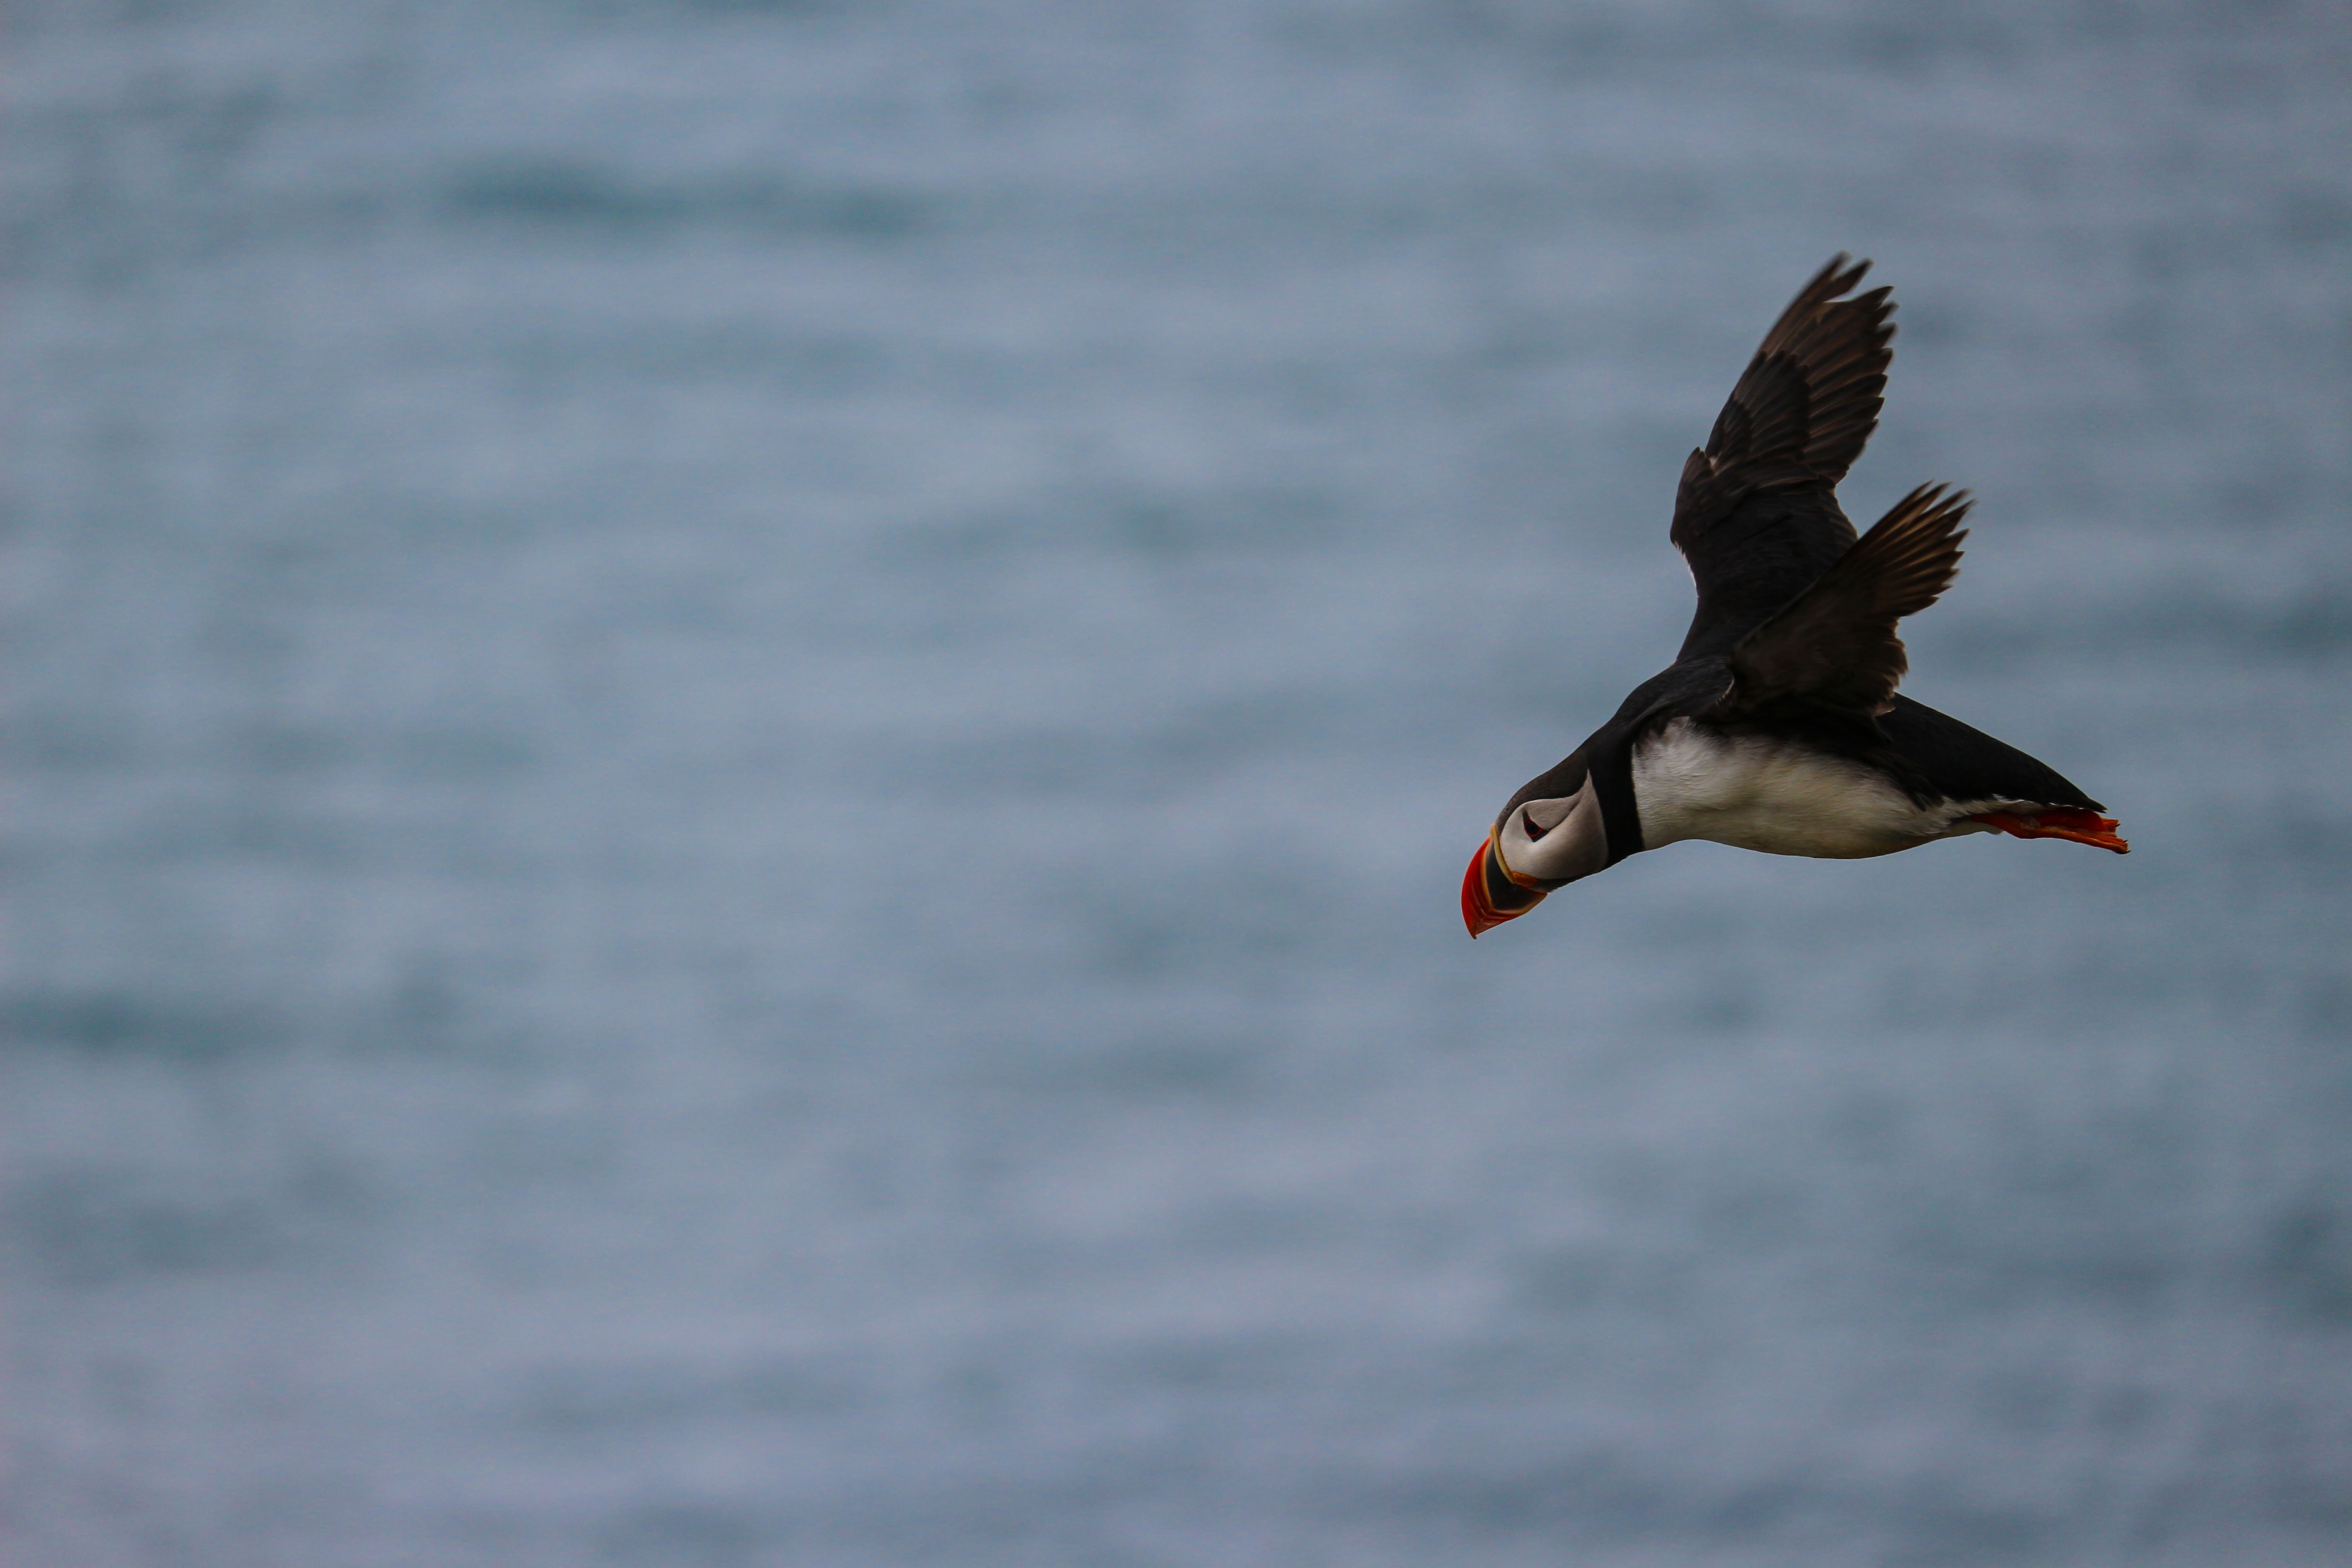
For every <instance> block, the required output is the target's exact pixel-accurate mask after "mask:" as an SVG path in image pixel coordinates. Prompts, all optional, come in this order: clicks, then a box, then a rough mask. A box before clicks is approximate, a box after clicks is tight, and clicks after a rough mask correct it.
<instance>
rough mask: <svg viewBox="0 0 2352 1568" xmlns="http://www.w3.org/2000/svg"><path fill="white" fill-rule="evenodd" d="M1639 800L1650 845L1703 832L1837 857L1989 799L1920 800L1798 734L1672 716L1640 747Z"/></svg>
mask: <svg viewBox="0 0 2352 1568" xmlns="http://www.w3.org/2000/svg"><path fill="white" fill-rule="evenodd" d="M1633 801H1634V804H1635V805H1636V806H1637V807H1638V808H1639V809H1640V811H1641V816H1642V842H1643V846H1644V847H1647V848H1652V849H1655V848H1657V847H1659V846H1661V845H1665V844H1672V843H1675V842H1676V841H1677V840H1679V839H1684V838H1706V839H1711V840H1713V841H1714V842H1715V843H1717V844H1730V845H1734V846H1737V847H1739V848H1742V849H1760V850H1762V851H1763V852H1764V853H1766V854H1768V855H1810V856H1813V857H1815V858H1821V859H1832V860H1853V859H1860V858H1864V857H1865V856H1871V855H1892V854H1893V853H1895V851H1896V850H1898V849H1908V848H1910V847H1913V846H1914V845H1918V844H1924V843H1926V842H1927V840H1929V839H1931V838H1937V837H1943V836H1944V835H1945V834H1946V833H1947V832H1948V831H1950V830H1951V829H1952V827H1953V825H1954V824H1955V823H1956V822H1958V820H1959V819H1960V818H1961V817H1964V816H1968V815H1969V813H1971V812H1973V811H1981V810H1985V809H1988V808H1989V807H1990V805H1991V804H1992V803H1990V802H1982V803H1979V802H1968V803H1965V804H1963V803H1960V802H1954V801H1939V802H1937V803H1936V804H1935V805H1931V806H1926V807H1922V806H1920V805H1916V804H1914V803H1913V801H1912V800H1911V797H1910V796H1908V795H1905V794H1904V793H1903V792H1902V791H1901V790H1899V789H1896V788H1895V786H1894V784H1891V783H1889V782H1888V781H1887V779H1886V778H1885V775H1883V774H1881V773H1875V772H1874V771H1872V770H1871V769H1869V768H1865V767H1863V766H1862V765H1860V764H1859V763H1851V762H1847V761H1846V760H1844V759H1843V758H1841V757H1833V756H1830V755H1827V754H1825V753H1823V752H1817V751H1814V750H1812V749H1811V747H1808V746H1804V745H1801V744H1800V743H1798V742H1793V741H1775V740H1771V739H1769V738H1766V737H1763V736H1756V735H1739V736H1726V735H1718V734H1716V733H1713V732H1712V731H1706V730H1702V729H1700V728H1698V727H1697V726H1696V725H1694V724H1693V723H1692V722H1691V721H1689V720H1688V719H1675V720H1670V721H1668V722H1667V723H1666V724H1665V725H1664V727H1663V728H1661V729H1660V730H1659V731H1657V732H1655V733H1654V734H1653V735H1651V736H1649V737H1647V738H1646V739H1644V740H1643V742H1641V743H1640V744H1639V745H1637V746H1636V747H1635V748H1634V751H1633ZM1975 826H1976V825H1975V824H1969V825H1967V826H1965V827H1963V828H1962V829H1961V831H1971V830H1973V829H1974V828H1975Z"/></svg>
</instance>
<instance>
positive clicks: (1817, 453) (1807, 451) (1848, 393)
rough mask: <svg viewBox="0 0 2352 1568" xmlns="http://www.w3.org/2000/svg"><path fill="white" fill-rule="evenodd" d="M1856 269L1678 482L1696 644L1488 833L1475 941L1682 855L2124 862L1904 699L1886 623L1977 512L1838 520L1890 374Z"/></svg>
mask: <svg viewBox="0 0 2352 1568" xmlns="http://www.w3.org/2000/svg"><path fill="white" fill-rule="evenodd" d="M1869 268H1870V263H1869V262H1867V261H1859V262H1854V263H1853V264H1852V265H1851V266H1849V265H1848V263H1847V258H1846V257H1845V256H1843V254H1841V255H1839V256H1838V257H1836V258H1833V259H1832V261H1831V262H1830V264H1829V265H1828V266H1827V267H1824V268H1822V270H1821V271H1820V273H1819V274H1817V275H1816V276H1815V277H1814V279H1813V280H1812V281H1811V282H1810V283H1808V284H1806V285H1805V287H1804V289H1802V290H1801V292H1800V293H1799V294H1798V295H1797V298H1796V299H1795V300H1793V301H1792V302H1791V303H1790V306H1789V308H1788V310H1786V311H1784V312H1782V314H1781V316H1780V321H1777V322H1775V323H1774V324H1773V327H1772V330H1771V331H1769V332H1768V333H1766V334H1765V336H1764V343H1763V346H1762V347H1760V348H1759V349H1758V350H1757V351H1756V357H1755V358H1754V359H1752V360H1750V361H1749V362H1748V369H1747V371H1746V372H1745V374H1742V375H1741V376H1740V378H1739V383H1738V385H1736V386H1734V387H1733V388H1732V389H1731V400H1730V401H1729V402H1727V403H1726V404H1725V405H1723V413H1722V414H1721V416H1718V417H1717V420H1716V422H1715V429H1714V430H1713V432H1712V433H1710V434H1709V435H1708V437H1707V438H1706V447H1704V448H1702V449H1700V450H1698V451H1695V452H1693V453H1692V454H1691V455H1690V458H1689V460H1688V461H1687V462H1685V464H1684V465H1683V477H1682V484H1681V487H1680V488H1679V489H1677V490H1676V491H1675V521H1674V526H1673V529H1672V530H1671V531H1670V534H1669V537H1670V538H1672V540H1673V541H1674V544H1675V549H1677V550H1679V551H1681V552H1682V557H1683V562H1684V564H1685V565H1686V566H1688V567H1689V568H1690V574H1691V578H1692V580H1693V581H1694V582H1695V583H1696V584H1697V586H1698V612H1697V614H1696V615H1695V616H1692V617H1691V625H1690V633H1689V635H1688V636H1686V637H1684V638H1683V646H1682V651H1681V653H1680V654H1678V655H1676V656H1675V662H1674V664H1673V665H1672V666H1671V667H1669V668H1667V669H1666V670H1664V672H1663V673H1661V674H1659V675H1657V676H1654V677H1653V678H1652V679H1649V680H1646V681H1644V682H1643V683H1642V684H1641V685H1640V686H1638V687H1636V688H1635V689H1634V690H1633V695H1632V696H1631V697H1628V698H1627V699H1625V702H1624V705H1623V706H1622V707H1621V708H1619V709H1618V710H1617V714H1616V717H1614V718H1612V719H1611V720H1610V721H1609V722H1607V723H1606V724H1603V725H1602V726H1601V728H1600V729H1599V730H1597V731H1594V732H1593V734H1592V736H1591V739H1590V740H1588V741H1586V742H1584V744H1582V745H1581V746H1579V747H1578V748H1577V749H1576V750H1575V751H1574V752H1571V753H1570V755H1569V757H1568V759H1567V760H1566V761H1565V762H1563V763H1560V764H1559V766H1558V767H1556V768H1553V769H1552V770H1550V771H1549V773H1543V774H1541V775H1539V776H1538V777H1537V778H1535V779H1532V780H1530V781H1529V782H1528V784H1526V785H1524V786H1523V787H1522V788H1521V789H1520V790H1519V792H1518V793H1517V795H1513V796H1511V798H1510V801H1509V803H1508V804H1507V805H1505V806H1504V807H1503V810H1502V814H1501V815H1500V816H1497V817H1496V818H1495V825H1494V826H1493V827H1491V828H1489V829H1488V830H1487V833H1486V843H1485V844H1483V845H1481V846H1480V847H1479V848H1478V852H1477V854H1475V855H1474V856H1472V857H1471V858H1470V868H1469V870H1468V871H1467V872H1466V873H1465V875H1464V876H1463V879H1462V919H1463V921H1464V923H1465V924H1466V925H1467V926H1469V928H1470V934H1471V935H1472V936H1474V937H1475V936H1476V935H1477V934H1478V933H1479V932H1481V931H1488V930H1491V929H1493V928H1494V927H1496V926H1497V925H1500V924H1501V923H1502V922H1503V921H1508V920H1516V919H1517V918H1518V917H1519V916H1521V915H1523V914H1525V913H1527V912H1528V910H1531V909H1533V908H1535V907H1536V905H1538V903H1540V902H1542V901H1543V898H1544V895H1545V894H1547V893H1549V892H1550V891H1552V889H1556V888H1562V887H1565V886H1567V885H1568V884H1569V883H1570V882H1573V881H1575V880H1577V879H1580V878H1583V877H1589V876H1591V875H1592V874H1593V873H1594V872H1595V871H1605V870H1607V869H1608V868H1610V867H1612V866H1614V865H1615V864H1617V862H1619V861H1620V860H1622V859H1624V858H1626V857H1627V856H1628V855H1634V854H1638V853H1640V852H1641V851H1643V850H1644V849H1656V848H1660V847H1664V846H1665V845H1668V844H1673V843H1675V842H1676V841H1677V840H1680V839H1685V838H1708V839H1713V840H1714V841H1715V842H1716V843H1717V844H1730V845H1735V846H1737V847H1739V848H1742V849H1760V850H1762V851H1764V852H1765V853H1766V854H1768V855H1809V856H1813V857H1816V858H1823V859H1839V860H1843V859H1860V858H1864V857H1867V856H1872V855H1892V854H1894V853H1895V851H1896V850H1898V849H1909V848H1911V847H1914V846H1916V845H1920V844H1925V843H1927V841H1928V840H1930V839H1934V838H1956V837H1959V836H1960V835H1961V834H1964V833H1985V832H2000V833H2007V834H2011V835H2013V836H2014V837H2019V838H2068V839H2072V840H2074V842H2075V843H2077V844H2095V845H2097V846H2098V847H2100V848H2102V849H2112V850H2114V851H2115V852H2116V854H2118V855H2122V854H2128V853H2129V852H2130V849H2131V846H2130V845H2128V844H2126V842H2124V840H2123V839H2121V838H2118V837H2116V827H2117V826H2119V825H2118V824H2117V823H2116V821H2115V820H2114V819H2113V818H2111V817H2107V816H2102V815H2100V814H2101V813H2102V812H2103V811H2104V810H2105V807H2104V806H2102V805H2100V804H2099V803H2098V802H2097V801H2095V800H2093V799H2092V798H2091V797H2090V796H2089V795H2084V793H2083V792H2082V791H2081V790H2079V789H2077V788H2075V787H2074V785H2073V784H2069V783H2068V782H2067V781H2066V780H2064V779H2063V778H2061V777H2060V776H2059V775H2058V773H2057V772H2056V771H2055V770H2054V769H2053V768H2051V767H2050V766H2049V765H2048V764H2047V763H2041V762H2037V761H2035V760H2034V759H2033V758H2032V757H2029V756H2027V755H2026V754H2025V753H2024V752H2021V751H2019V750H2017V749H2016V748H2015V747H2013V746H2006V745H2003V744H2002V743H2001V742H1999V741H1996V740H1994V739H1993V738H1992V737H1991V736H1990V735H1987V734H1984V733H1982V732H1981V731H1976V730H1972V729H1970V728H1969V726H1967V725H1966V724H1963V723H1961V722H1960V721H1958V720H1957V719H1951V718H1947V717H1946V716H1945V715H1943V714H1941V713H1938V712H1937V711H1936V710H1934V709H1933V708H1929V707H1927V706H1925V705H1924V704H1921V703H1917V702H1914V701H1912V700H1910V699H1909V698H1907V697H1899V696H1897V695H1895V683H1896V682H1897V681H1899V680H1901V679H1903V673H1904V671H1905V670H1906V669H1907V668H1910V665H1909V661H1908V659H1907V658H1906V657H1905V655H1904V651H1903V642H1902V639H1901V638H1899V637H1896V636H1895V622H1897V621H1899V620H1901V619H1902V618H1903V617H1904V616H1908V615H1915V614H1916V613H1917V612H1919V611H1921V610H1924V609H1926V608H1927V606H1928V605H1932V604H1934V603H1935V602H1936V600H1937V597H1938V596H1939V595H1941V594H1942V593H1943V592H1944V590H1945V589H1946V588H1948V587H1950V586H1951V584H1952V579H1953V578H1954V577H1955V576H1956V575H1958V571H1959V561H1960V541H1961V540H1963V539H1965V538H1967V537H1968V535H1967V533H1966V531H1963V530H1962V529H1961V527H1960V520H1961V519H1962V518H1963V517H1965V516H1967V515H1968V510H1969V495H1968V492H1967V491H1966V490H1953V491H1949V492H1947V490H1946V489H1945V488H1944V487H1943V486H1941V485H1922V486H1920V487H1919V488H1918V489H1916V490H1913V491H1912V492H1911V493H1910V494H1909V495H1907V496H1905V497H1904V498H1903V499H1902V500H1899V501H1897V502H1895V510H1892V511H1890V512H1888V513H1887V514H1886V515H1885V517H1883V518H1881V519H1879V521H1878V525H1877V526H1876V527H1874V528H1873V529H1872V530H1871V531H1869V532H1868V533H1866V534H1864V535H1863V536H1862V537H1861V538H1860V539H1856V538H1855V537H1854V530H1853V523H1851V522H1849V521H1846V516H1845V513H1844V512H1843V511H1841V510H1838V503H1837V483H1838V481H1839V480H1840V479H1843V478H1844V477H1845V471H1846V469H1847V468H1849V467H1850V466H1852V464H1853V460H1854V458H1857V457H1859V456H1860V455H1861V453H1862V447H1863V443H1864V442H1865V441H1867V440H1869V439H1870V433H1871V431H1872V430H1874V429H1875V428H1876V427H1877V426H1878V410H1879V406H1880V405H1881V403H1882V402H1883V401H1884V400H1883V398H1882V396H1881V395H1882V394H1883V393H1884V392H1885V387H1886V367H1887V365H1888V364H1889V363H1891V362H1892V361H1893V359H1894V357H1895V355H1894V351H1893V350H1892V349H1891V348H1890V347H1889V346H1888V345H1889V344H1890V343H1891V342H1893V341H1894V337H1895V328H1894V326H1893V324H1892V323H1891V322H1890V321H1888V318H1889V317H1891V316H1892V315H1894V313H1895V302H1894V300H1893V299H1892V298H1890V296H1891V295H1892V293H1893V290H1892V289H1871V290H1870V291H1869V292H1868V293H1866V294H1853V289H1854V286H1855V285H1856V284H1857V283H1859V282H1861V281H1862V277H1863V274H1864V272H1866V271H1868V270H1869ZM1849 295H1852V296H1853V297H1852V298H1848V296H1849Z"/></svg>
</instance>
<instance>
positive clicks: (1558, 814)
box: [1496, 779, 1609, 882]
mask: <svg viewBox="0 0 2352 1568" xmlns="http://www.w3.org/2000/svg"><path fill="white" fill-rule="evenodd" d="M1531 822H1532V826H1534V828H1535V831H1534V832H1533V833H1530V832H1528V827H1529V826H1530V823H1531ZM1496 848H1498V849H1500V850H1501V851H1502V854H1503V864H1504V865H1505V866H1507V867H1508V868H1510V869H1511V870H1513V871H1515V872H1517V874H1518V875H1520V876H1522V877H1534V878H1537V879H1540V880H1542V881H1546V882H1571V881H1574V880H1575V879H1577V878H1579V877H1589V876H1591V874H1592V873H1593V872H1595V871H1598V870H1600V869H1601V866H1602V864H1603V863H1604V862H1606V861H1607V859H1608V858H1609V839H1608V836H1607V834H1606V833H1604V832H1603V831H1602V829H1601V801H1600V798H1599V797H1598V796H1596V795H1594V794H1593V793H1592V784H1591V780H1589V779H1588V780H1587V781H1586V782H1585V784H1584V787H1583V788H1582V789H1580V790H1578V791H1577V792H1576V793H1575V794H1574V795H1563V796H1561V797H1559V799H1557V800H1531V801H1526V802H1522V803H1521V804H1520V805H1517V806H1515V807H1513V808H1512V810H1511V815H1510V816H1508V817H1507V818H1505V819H1504V822H1503V828H1502V831H1501V832H1500V833H1498V834H1496Z"/></svg>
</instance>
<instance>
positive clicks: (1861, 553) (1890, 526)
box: [1712, 485, 1969, 719]
mask: <svg viewBox="0 0 2352 1568" xmlns="http://www.w3.org/2000/svg"><path fill="white" fill-rule="evenodd" d="M1968 512H1969V492H1968V491H1966V490H1954V491H1953V492H1951V493H1950V494H1949V495H1947V494H1946V493H1945V492H1944V487H1943V486H1941V485H1922V486H1920V487H1919V488H1918V489H1916V490H1913V491H1912V492H1911V493H1910V494H1909V495H1907V496H1905V497H1904V498H1903V499H1902V500H1899V501H1897V502H1895V510H1892V511H1890V512H1888V513H1887V514H1886V515H1885V517H1883V518H1881V519H1879V520H1878V526H1877V527H1875V528H1874V529H1872V530H1871V531H1869V532H1868V533H1865V534H1864V535H1863V536H1862V540H1861V542H1859V543H1857V544H1855V545H1854V547H1853V549H1851V550H1849V551H1847V552H1845V553H1844V554H1843V555H1841V556H1839V557H1838V559H1837V563H1836V564H1835V565H1833V566H1832V567H1831V568H1830V569H1829V570H1828V571H1827V572H1824V573H1822V575H1821V578H1820V580H1819V581H1817V582H1815V583H1814V584H1813V585H1812V586H1811V587H1810V588H1807V589H1806V590H1805V591H1804V592H1803V593H1801V594H1800V595H1797V596H1796V597H1795V598H1794V599H1792V600H1790V602H1789V604H1788V605H1786V606H1785V607H1784V608H1782V609H1781V610H1780V612H1779V613H1778V614H1776V615H1774V616H1771V617H1770V618H1769V619H1768V620H1766V621H1765V622H1764V623H1763V624H1762V625H1761V626H1758V627H1757V628H1756V629H1755V630H1754V631H1752V632H1749V633H1748V635H1747V636H1746V637H1742V638H1740V639H1739V641H1738V643H1737V644H1735V645H1734V646H1733V647H1732V649H1731V657H1730V660H1729V662H1730V665H1731V689H1730V691H1729V692H1727V694H1726V695H1725V696H1724V698H1723V700H1721V701H1719V702H1718V703H1717V704H1716V706H1715V708H1714V709H1713V710H1712V713H1713V715H1714V716H1716V717H1718V718H1727V719H1728V718H1739V717H1743V716H1748V715H1752V714H1757V713H1759V712H1768V711H1772V710H1780V711H1786V710H1789V709H1791V708H1799V707H1801V708H1807V709H1813V710H1832V711H1835V712H1843V713H1871V714H1876V713H1884V712H1885V711H1886V710H1887V709H1888V708H1889V707H1890V706H1891V705H1892V703H1893V700H1894V697H1895V684H1896V683H1897V682H1898V681H1900V680H1901V679H1903V674H1904V672H1905V671H1906V670H1907V669H1908V668H1910V667H1911V666H1910V660H1909V658H1907V657H1906V655H1905V653H1904V651H1903V639H1902V638H1900V637H1896V636H1895V622H1897V621H1899V620H1901V619H1902V618H1903V617H1904V616H1910V615H1916V614H1917V613H1918V612H1919V611H1921V610H1924V609H1926V608H1927V606H1928V605H1932V604H1934V603H1935V602H1936V600H1937V598H1938V597H1939V596H1940V595H1942V594H1943V592H1944V590H1945V589H1947V588H1948V587H1950V586H1951V585H1952V579H1953V578H1954V577H1956V576H1958V574H1959V570H1960V541H1962V540H1963V539H1966V538H1967V537H1968V531H1967V530H1965V529H1963V528H1962V527H1960V520H1961V519H1962V518H1964V517H1966V516H1967V515H1968Z"/></svg>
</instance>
